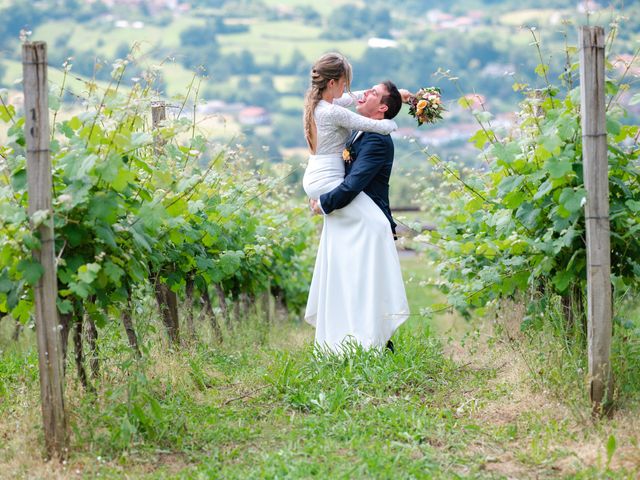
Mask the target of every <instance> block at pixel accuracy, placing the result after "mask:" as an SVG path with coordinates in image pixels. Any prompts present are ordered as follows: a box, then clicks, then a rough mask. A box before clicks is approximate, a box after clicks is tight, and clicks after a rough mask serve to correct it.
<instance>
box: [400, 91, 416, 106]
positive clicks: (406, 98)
mask: <svg viewBox="0 0 640 480" xmlns="http://www.w3.org/2000/svg"><path fill="white" fill-rule="evenodd" d="M398 92H400V96H401V97H402V103H409V100H411V97H413V93H411V92H410V91H409V90H405V89H404V88H399V89H398Z"/></svg>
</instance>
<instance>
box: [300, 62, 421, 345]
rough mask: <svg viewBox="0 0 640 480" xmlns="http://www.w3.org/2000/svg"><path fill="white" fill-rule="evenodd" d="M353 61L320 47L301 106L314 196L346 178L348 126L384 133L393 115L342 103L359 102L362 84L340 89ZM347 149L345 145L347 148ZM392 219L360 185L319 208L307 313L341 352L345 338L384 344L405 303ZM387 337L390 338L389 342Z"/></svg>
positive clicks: (321, 341) (307, 178) (308, 187)
mask: <svg viewBox="0 0 640 480" xmlns="http://www.w3.org/2000/svg"><path fill="white" fill-rule="evenodd" d="M350 83H351V66H350V64H349V63H348V62H347V60H346V59H345V57H343V56H342V55H340V54H337V53H328V54H325V55H323V56H322V57H321V58H320V59H319V60H318V61H317V62H316V63H315V65H314V66H313V68H312V70H311V86H310V87H309V90H308V91H307V94H306V97H305V106H304V131H305V137H306V140H307V143H308V146H309V151H310V157H309V163H308V165H307V169H306V171H305V174H304V178H303V187H304V189H305V192H306V193H307V195H308V196H309V198H311V199H318V198H319V197H320V195H322V194H325V193H328V192H330V191H332V190H333V189H334V188H336V187H337V186H339V185H340V184H341V183H342V182H343V180H344V179H345V161H348V160H349V158H347V157H348V155H347V157H345V158H344V159H343V149H344V148H345V144H346V142H347V139H348V137H349V136H350V135H351V132H352V130H355V131H363V132H375V133H378V134H382V135H388V134H389V133H391V132H392V131H394V130H395V129H396V128H397V126H396V123H395V122H394V121H393V120H390V119H381V120H374V119H371V118H366V117H364V116H361V115H359V114H357V113H355V112H352V111H350V110H348V109H347V108H345V107H348V106H351V105H354V104H356V103H357V102H360V103H363V102H364V101H365V100H364V99H363V97H364V93H363V92H354V93H353V94H344V91H345V88H346V89H347V90H349V87H350ZM345 151H346V150H345ZM389 222H390V220H389V219H388V218H387V216H385V214H384V213H383V211H382V210H381V208H380V207H378V205H376V203H375V202H374V201H373V200H372V199H371V198H370V197H369V196H368V195H367V194H366V193H364V192H360V193H358V194H357V195H356V196H355V198H354V199H353V200H352V201H351V202H350V203H349V204H348V205H346V206H345V207H344V208H340V209H337V210H334V211H333V212H332V213H331V214H330V215H324V225H323V229H322V234H321V237H320V245H319V248H318V254H317V257H316V264H315V268H314V272H313V279H312V281H311V287H310V291H309V299H308V301H307V308H306V312H305V320H306V321H307V322H309V323H311V324H312V325H314V326H315V327H316V336H315V340H316V344H317V345H318V346H320V347H323V348H328V349H330V350H332V351H336V352H339V351H341V350H343V348H344V343H345V341H355V342H356V343H358V344H360V345H362V346H363V347H365V348H369V347H384V346H385V345H388V343H387V342H388V341H389V339H390V338H391V336H392V335H393V333H394V331H395V330H396V329H397V328H398V326H400V324H402V323H403V322H404V321H405V320H406V318H407V316H408V314H409V308H408V303H407V298H406V294H405V290H404V283H403V280H402V274H401V271H400V264H399V260H398V254H397V251H396V249H395V244H394V240H393V234H392V230H391V228H390V225H389ZM391 345H392V344H391Z"/></svg>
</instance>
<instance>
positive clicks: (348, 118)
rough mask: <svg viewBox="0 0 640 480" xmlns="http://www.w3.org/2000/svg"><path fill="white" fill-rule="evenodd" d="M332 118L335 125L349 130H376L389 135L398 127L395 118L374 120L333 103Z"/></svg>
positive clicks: (375, 131)
mask: <svg viewBox="0 0 640 480" xmlns="http://www.w3.org/2000/svg"><path fill="white" fill-rule="evenodd" d="M329 115H330V119H331V120H332V121H333V123H334V124H335V125H338V126H340V127H344V128H346V129H349V130H362V131H363V132H374V133H380V134H382V135H388V134H390V133H391V132H393V131H394V130H396V129H397V128H398V126H397V125H396V122H394V121H393V120H388V119H384V120H373V119H371V118H367V117H363V116H362V115H359V114H357V113H354V112H352V111H351V110H347V109H346V108H343V107H340V106H338V105H336V104H335V103H334V104H333V106H332V108H331V110H330V113H329Z"/></svg>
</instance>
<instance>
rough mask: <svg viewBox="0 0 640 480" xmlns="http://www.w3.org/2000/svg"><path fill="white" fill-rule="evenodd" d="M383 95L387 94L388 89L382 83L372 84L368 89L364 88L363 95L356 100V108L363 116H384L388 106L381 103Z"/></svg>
mask: <svg viewBox="0 0 640 480" xmlns="http://www.w3.org/2000/svg"><path fill="white" fill-rule="evenodd" d="M385 95H389V91H388V90H387V87H385V86H384V84H382V83H379V84H378V85H374V86H373V87H371V88H370V89H369V90H365V92H364V97H363V98H362V100H360V101H358V105H357V106H356V110H357V111H358V113H359V114H360V115H363V116H365V117H369V118H384V112H386V111H387V108H389V107H387V106H386V105H385V104H384V103H382V98H383V97H384V96H385Z"/></svg>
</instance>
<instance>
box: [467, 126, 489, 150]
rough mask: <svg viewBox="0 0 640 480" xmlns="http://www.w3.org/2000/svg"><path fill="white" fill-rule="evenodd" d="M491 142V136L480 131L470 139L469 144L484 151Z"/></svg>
mask: <svg viewBox="0 0 640 480" xmlns="http://www.w3.org/2000/svg"><path fill="white" fill-rule="evenodd" d="M489 141H490V140H489V135H487V132H485V131H484V130H478V131H477V132H476V133H475V134H474V135H472V136H471V138H469V142H470V143H473V145H474V146H475V147H476V148H477V149H482V148H483V147H484V146H485V145H486V144H487V143H488V142H489Z"/></svg>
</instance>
